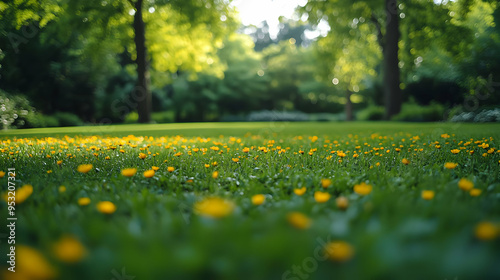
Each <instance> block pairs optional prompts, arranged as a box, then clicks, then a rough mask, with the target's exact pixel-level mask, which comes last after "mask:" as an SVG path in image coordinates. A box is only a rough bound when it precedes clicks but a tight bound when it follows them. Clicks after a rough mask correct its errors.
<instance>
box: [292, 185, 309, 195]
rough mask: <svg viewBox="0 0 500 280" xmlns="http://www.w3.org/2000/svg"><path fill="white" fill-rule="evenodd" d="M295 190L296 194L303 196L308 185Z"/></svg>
mask: <svg viewBox="0 0 500 280" xmlns="http://www.w3.org/2000/svg"><path fill="white" fill-rule="evenodd" d="M293 192H294V193H295V194H296V195H298V196H301V195H303V194H304V193H305V192H306V187H302V188H300V189H293Z"/></svg>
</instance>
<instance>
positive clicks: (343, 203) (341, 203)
mask: <svg viewBox="0 0 500 280" xmlns="http://www.w3.org/2000/svg"><path fill="white" fill-rule="evenodd" d="M335 203H336V204H337V208H339V209H340V210H345V209H347V207H349V200H348V199H347V198H346V197H345V196H339V197H337V198H336V199H335Z"/></svg>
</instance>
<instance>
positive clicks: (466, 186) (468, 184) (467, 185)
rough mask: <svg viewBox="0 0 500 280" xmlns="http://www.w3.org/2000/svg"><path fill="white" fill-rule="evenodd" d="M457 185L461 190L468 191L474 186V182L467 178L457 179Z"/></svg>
mask: <svg viewBox="0 0 500 280" xmlns="http://www.w3.org/2000/svg"><path fill="white" fill-rule="evenodd" d="M458 187H459V188H460V189H461V190H463V191H466V192H468V191H470V190H471V189H472V188H474V183H473V182H472V181H470V180H467V179H466V178H462V179H460V181H458Z"/></svg>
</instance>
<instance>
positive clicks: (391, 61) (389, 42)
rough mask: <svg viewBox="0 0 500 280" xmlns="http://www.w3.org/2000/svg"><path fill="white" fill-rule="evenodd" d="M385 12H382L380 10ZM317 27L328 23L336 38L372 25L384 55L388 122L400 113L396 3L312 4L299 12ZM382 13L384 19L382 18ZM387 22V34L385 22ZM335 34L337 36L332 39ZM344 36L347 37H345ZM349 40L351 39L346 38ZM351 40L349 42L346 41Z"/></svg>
mask: <svg viewBox="0 0 500 280" xmlns="http://www.w3.org/2000/svg"><path fill="white" fill-rule="evenodd" d="M381 8H382V9H381ZM300 11H301V12H302V13H304V14H307V15H308V17H309V20H310V21H311V22H313V23H315V24H317V23H319V22H320V21H321V20H327V21H328V23H329V25H330V28H331V32H330V33H331V34H332V36H334V37H337V36H338V35H340V36H338V37H344V38H345V37H346V35H347V34H351V33H353V32H352V31H351V30H350V28H349V26H353V25H358V24H363V23H365V22H367V23H368V22H371V23H372V26H371V27H370V28H371V30H372V32H373V33H374V34H376V36H377V42H378V44H379V45H380V49H381V50H382V54H383V63H382V65H383V67H382V69H383V72H384V74H383V78H384V97H385V106H386V118H390V117H391V116H393V115H395V114H397V113H399V111H400V110H401V102H402V101H401V100H402V99H401V89H400V71H399V59H398V50H399V47H398V42H399V38H400V33H399V16H400V15H399V11H398V3H397V0H384V1H381V0H367V1H357V2H355V3H351V2H348V1H337V0H333V1H317V0H309V1H308V3H307V4H306V5H305V6H304V7H302V8H301V9H300ZM380 13H383V14H384V17H380V16H379V14H380ZM384 20H385V32H384V30H383V27H382V25H383V21H384ZM333 34H334V35H333ZM342 35H344V36H342ZM347 36H349V35H347ZM347 39H348V38H347Z"/></svg>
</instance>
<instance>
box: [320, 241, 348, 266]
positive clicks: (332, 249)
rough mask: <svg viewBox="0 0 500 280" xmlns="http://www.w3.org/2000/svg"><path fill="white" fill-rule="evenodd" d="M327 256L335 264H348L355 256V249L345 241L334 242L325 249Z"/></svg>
mask: <svg viewBox="0 0 500 280" xmlns="http://www.w3.org/2000/svg"><path fill="white" fill-rule="evenodd" d="M323 249H324V251H325V255H326V256H327V257H328V258H329V259H330V260H332V261H334V262H346V261H348V260H350V259H351V258H352V257H353V256H354V248H353V247H352V246H351V245H350V244H349V243H347V242H345V241H340V240H337V241H332V242H329V243H327V244H326V245H325V247H324V248H323Z"/></svg>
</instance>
